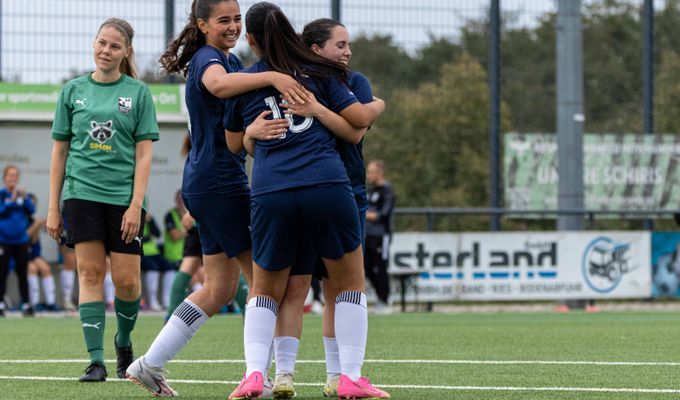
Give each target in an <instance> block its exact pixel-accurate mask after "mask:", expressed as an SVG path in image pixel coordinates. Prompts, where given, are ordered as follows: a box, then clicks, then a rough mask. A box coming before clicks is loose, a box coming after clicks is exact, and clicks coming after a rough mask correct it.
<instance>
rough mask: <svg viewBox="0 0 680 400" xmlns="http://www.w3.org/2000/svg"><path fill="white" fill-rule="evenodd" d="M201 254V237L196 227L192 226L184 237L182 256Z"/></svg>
mask: <svg viewBox="0 0 680 400" xmlns="http://www.w3.org/2000/svg"><path fill="white" fill-rule="evenodd" d="M201 254H202V250H201V237H200V236H199V234H198V228H196V227H195V226H192V227H191V229H189V230H188V231H187V235H186V236H185V237H184V250H183V254H182V256H183V257H200V256H201Z"/></svg>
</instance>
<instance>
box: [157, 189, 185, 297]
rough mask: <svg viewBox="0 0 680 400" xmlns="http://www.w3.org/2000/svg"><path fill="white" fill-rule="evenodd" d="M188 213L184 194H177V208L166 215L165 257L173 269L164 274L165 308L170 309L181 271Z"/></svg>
mask: <svg viewBox="0 0 680 400" xmlns="http://www.w3.org/2000/svg"><path fill="white" fill-rule="evenodd" d="M185 213H186V208H185V207H184V201H182V192H181V191H179V190H178V191H177V192H176V193H175V207H173V208H172V209H171V210H170V211H168V212H167V213H166V214H165V218H164V223H165V234H164V235H163V255H164V256H165V259H166V260H168V262H169V263H170V265H172V269H170V270H168V271H165V272H164V273H163V295H162V296H161V298H162V300H163V307H165V308H168V305H169V304H170V293H171V291H172V281H173V279H174V277H175V271H177V270H178V269H179V265H180V263H181V262H182V255H183V253H184V238H185V237H186V236H187V231H186V230H185V229H184V227H183V226H182V216H183V215H184V214H185Z"/></svg>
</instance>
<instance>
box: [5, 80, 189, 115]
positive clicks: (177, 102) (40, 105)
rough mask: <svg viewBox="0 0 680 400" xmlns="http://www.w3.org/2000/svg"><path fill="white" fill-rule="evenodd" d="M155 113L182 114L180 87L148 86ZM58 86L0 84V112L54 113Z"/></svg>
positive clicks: (166, 85)
mask: <svg viewBox="0 0 680 400" xmlns="http://www.w3.org/2000/svg"><path fill="white" fill-rule="evenodd" d="M148 86H149V90H150V91H151V95H152V96H153V102H154V105H155V106H156V112H158V113H164V114H181V113H182V112H183V107H182V102H183V99H182V96H181V87H180V86H179V85H170V84H150V85H148ZM60 90H61V86H59V85H26V84H17V83H0V112H19V113H20V112H51V113H53V112H54V109H55V105H56V104H57V99H58V98H59V91H60Z"/></svg>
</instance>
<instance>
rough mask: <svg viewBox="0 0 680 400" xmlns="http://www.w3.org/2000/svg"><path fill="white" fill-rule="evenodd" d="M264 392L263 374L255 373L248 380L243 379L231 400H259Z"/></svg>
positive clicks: (232, 393) (230, 397) (232, 394)
mask: <svg viewBox="0 0 680 400" xmlns="http://www.w3.org/2000/svg"><path fill="white" fill-rule="evenodd" d="M263 390H264V379H263V378H262V373H261V372H258V371H255V372H253V373H252V374H250V375H249V376H248V377H247V378H246V377H243V379H242V380H241V383H239V385H238V387H237V388H236V389H234V391H233V392H231V394H230V395H229V400H248V399H257V398H258V397H260V395H261V394H262V391H263Z"/></svg>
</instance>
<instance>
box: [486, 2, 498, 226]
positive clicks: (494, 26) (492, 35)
mask: <svg viewBox="0 0 680 400" xmlns="http://www.w3.org/2000/svg"><path fill="white" fill-rule="evenodd" d="M489 25H490V26H489V64H488V66H487V74H488V79H489V91H490V93H489V203H490V204H489V205H490V207H491V208H500V207H501V193H500V192H501V187H500V181H501V179H500V176H501V167H500V165H501V163H500V158H501V152H500V119H501V60H500V58H501V44H500V42H501V17H500V0H491V4H490V7H489ZM490 218H491V221H490V230H491V231H500V230H501V215H500V214H492V215H491V216H490Z"/></svg>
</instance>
